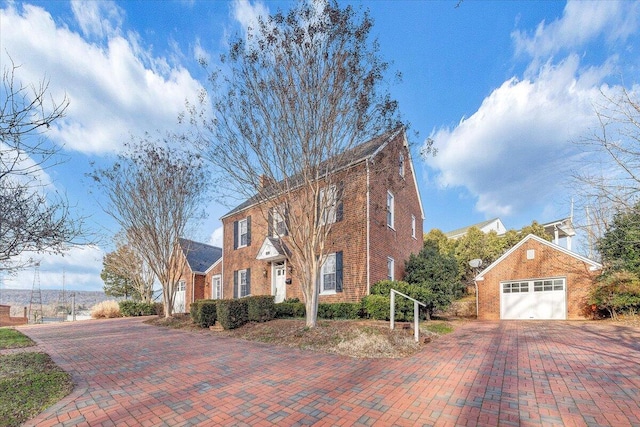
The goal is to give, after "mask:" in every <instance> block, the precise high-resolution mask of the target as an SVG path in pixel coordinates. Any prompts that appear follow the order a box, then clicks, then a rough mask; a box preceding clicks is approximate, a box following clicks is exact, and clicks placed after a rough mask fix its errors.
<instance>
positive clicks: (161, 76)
mask: <svg viewBox="0 0 640 427" xmlns="http://www.w3.org/2000/svg"><path fill="white" fill-rule="evenodd" d="M89 3H93V2H89ZM74 8H75V9H76V16H78V19H79V21H80V24H81V28H83V31H84V32H85V33H87V34H98V33H100V32H101V34H105V35H107V36H108V40H107V42H106V43H103V44H101V45H99V44H94V43H90V42H88V41H87V40H85V39H84V38H83V37H82V36H80V34H78V33H75V32H73V31H71V30H70V29H68V28H67V27H64V26H58V25H56V23H55V22H54V20H53V19H52V17H51V15H50V14H49V13H48V12H46V11H45V10H44V9H42V8H39V7H35V6H31V5H25V6H24V7H23V8H22V10H20V11H19V10H18V9H17V8H16V7H15V6H13V5H10V6H8V7H7V8H6V9H2V10H0V21H1V22H2V26H3V28H2V32H1V33H0V36H1V37H2V40H1V41H2V47H3V50H6V52H8V54H9V55H11V56H12V58H13V60H14V61H15V62H16V64H18V65H20V66H21V68H20V73H19V77H20V78H21V79H23V81H25V82H37V81H40V80H42V78H43V77H47V78H48V79H49V80H50V86H49V88H50V92H51V95H52V96H53V97H54V99H58V100H60V99H62V97H63V96H64V95H65V94H66V95H67V96H68V98H69V100H70V102H71V104H70V106H69V108H68V110H67V116H66V118H64V119H63V120H60V121H59V122H58V123H56V124H55V126H52V129H51V133H50V137H51V138H52V139H53V140H54V141H56V142H58V143H60V144H64V145H65V146H66V148H67V149H71V150H77V151H81V152H84V153H104V152H109V151H114V150H117V149H118V148H120V146H121V144H122V143H123V142H125V141H127V140H128V139H129V135H130V134H140V133H142V132H144V131H154V130H156V129H159V130H165V129H170V128H173V127H175V126H177V117H178V114H179V112H180V111H182V110H183V107H184V101H185V99H187V98H188V99H191V100H195V99H197V94H198V91H199V90H201V89H202V86H201V85H200V83H199V82H198V81H196V80H195V79H194V78H193V77H192V76H191V75H190V73H189V72H188V71H187V70H186V69H185V68H183V67H181V66H175V67H171V66H169V65H168V64H167V61H166V59H165V58H162V57H160V58H157V57H153V56H151V55H150V53H149V52H147V51H145V50H144V49H142V48H141V46H140V43H139V41H138V40H137V37H136V35H135V34H131V33H130V34H128V36H127V38H126V39H125V38H124V37H122V36H120V35H117V34H119V33H120V31H119V30H118V29H117V28H115V27H112V26H111V25H112V24H113V25H115V24H118V25H119V22H120V21H118V19H119V17H120V15H118V10H117V8H115V6H112V5H111V7H104V6H100V7H99V6H90V5H87V6H78V5H75V4H74ZM96 8H98V9H99V10H95V9H96ZM114 11H115V12H114ZM104 14H107V15H108V19H107V18H105V19H102V16H104ZM112 15H114V16H115V18H114V16H112ZM4 54H5V53H4V52H2V55H4Z"/></svg>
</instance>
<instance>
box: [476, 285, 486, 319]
mask: <svg viewBox="0 0 640 427" xmlns="http://www.w3.org/2000/svg"><path fill="white" fill-rule="evenodd" d="M483 280H484V279H483ZM473 284H474V285H476V320H478V313H480V308H479V307H480V293H479V292H478V281H477V279H473Z"/></svg>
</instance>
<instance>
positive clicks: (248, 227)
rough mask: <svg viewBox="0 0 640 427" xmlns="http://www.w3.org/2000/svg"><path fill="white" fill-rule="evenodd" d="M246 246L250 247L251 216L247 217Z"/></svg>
mask: <svg viewBox="0 0 640 427" xmlns="http://www.w3.org/2000/svg"><path fill="white" fill-rule="evenodd" d="M247 246H251V215H249V216H248V217H247Z"/></svg>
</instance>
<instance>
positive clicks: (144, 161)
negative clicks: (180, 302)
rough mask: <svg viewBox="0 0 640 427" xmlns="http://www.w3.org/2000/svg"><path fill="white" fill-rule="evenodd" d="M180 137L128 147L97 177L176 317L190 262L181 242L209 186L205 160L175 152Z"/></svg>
mask: <svg viewBox="0 0 640 427" xmlns="http://www.w3.org/2000/svg"><path fill="white" fill-rule="evenodd" d="M182 142H183V141H182V140H181V138H180V137H179V136H177V135H168V136H167V137H165V138H164V139H161V140H152V139H150V137H149V136H148V135H147V136H146V137H145V138H142V139H141V140H140V141H139V142H137V143H132V144H129V145H127V151H126V152H125V153H122V154H120V155H119V156H118V159H117V161H116V162H115V163H114V164H113V166H112V167H111V168H107V169H96V170H95V171H94V172H93V174H92V177H93V179H94V180H95V182H96V183H97V184H98V186H99V187H100V188H102V189H103V190H104V193H105V194H106V196H107V198H108V200H109V205H108V206H105V212H107V213H108V214H109V215H111V216H112V217H113V218H114V219H115V220H116V221H117V222H118V224H119V225H120V227H121V228H122V229H123V230H125V232H126V240H127V242H128V244H129V245H130V246H131V248H132V249H133V250H134V252H135V253H136V254H137V255H138V256H140V258H141V259H142V262H143V264H144V265H146V266H148V268H150V269H151V271H153V274H154V275H155V277H156V278H157V279H158V281H159V282H160V284H161V285H162V291H163V302H164V313H165V316H166V317H171V316H172V315H173V302H174V297H175V293H176V285H177V284H178V282H179V280H180V279H181V277H182V272H183V269H184V266H185V262H186V259H185V257H184V256H182V255H181V252H180V251H181V249H180V245H179V238H180V237H182V236H183V235H184V234H185V231H186V228H187V225H188V223H189V222H190V221H191V220H194V219H196V218H197V217H198V215H199V212H201V209H202V207H201V202H202V201H203V194H204V190H205V186H206V183H207V180H206V177H207V175H206V174H205V172H204V169H203V165H202V162H201V159H200V157H199V156H197V155H194V154H192V153H189V152H187V151H184V150H181V149H177V148H172V147H176V146H179V145H183V144H182Z"/></svg>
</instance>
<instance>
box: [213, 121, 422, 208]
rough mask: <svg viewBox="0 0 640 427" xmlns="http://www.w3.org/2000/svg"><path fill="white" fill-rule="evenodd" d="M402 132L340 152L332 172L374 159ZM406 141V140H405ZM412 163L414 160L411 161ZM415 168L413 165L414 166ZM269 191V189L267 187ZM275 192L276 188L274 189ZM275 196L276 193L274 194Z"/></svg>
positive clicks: (255, 201) (250, 202)
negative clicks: (338, 159)
mask: <svg viewBox="0 0 640 427" xmlns="http://www.w3.org/2000/svg"><path fill="white" fill-rule="evenodd" d="M400 133H404V128H403V127H398V128H396V129H393V130H390V131H387V132H385V133H383V134H382V135H378V136H376V137H374V138H372V139H370V140H369V141H366V142H364V143H362V144H359V145H356V146H355V147H353V148H351V149H350V150H347V151H345V152H344V153H342V154H340V157H341V158H340V162H338V164H337V165H336V166H335V168H334V169H333V171H332V172H338V171H340V170H343V169H346V168H348V167H350V166H353V165H356V164H358V163H361V162H363V161H365V160H369V159H372V158H373V157H375V156H376V155H377V154H378V153H379V152H380V151H381V150H382V149H383V148H384V147H385V146H386V145H387V144H388V143H389V142H390V141H392V140H393V139H394V138H395V137H396V136H398V135H399V134H400ZM405 142H406V140H405ZM409 163H410V164H411V163H412V162H409ZM412 168H413V166H412ZM320 169H322V167H320ZM412 172H414V171H413V170H412ZM413 176H414V181H415V172H414V173H413ZM290 180H291V181H292V182H295V181H296V177H295V176H293V177H291V178H290ZM416 191H418V187H417V185H416ZM267 192H268V189H267ZM272 192H275V189H274V191H272ZM273 195H274V196H275V195H276V194H273ZM263 200H264V195H263V196H262V197H259V196H258V195H256V196H253V197H251V198H249V199H247V200H245V201H244V202H242V203H241V204H239V205H238V206H236V207H235V208H233V209H231V210H230V211H229V212H227V213H226V214H224V215H223V216H222V217H220V219H224V218H226V217H228V216H231V215H233V214H235V213H237V212H240V211H243V210H245V209H247V208H249V207H251V206H254V205H256V204H258V203H260V202H262V201H263ZM418 200H420V193H419V192H418ZM420 209H422V201H420ZM422 216H423V218H424V213H423V215H422Z"/></svg>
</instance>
